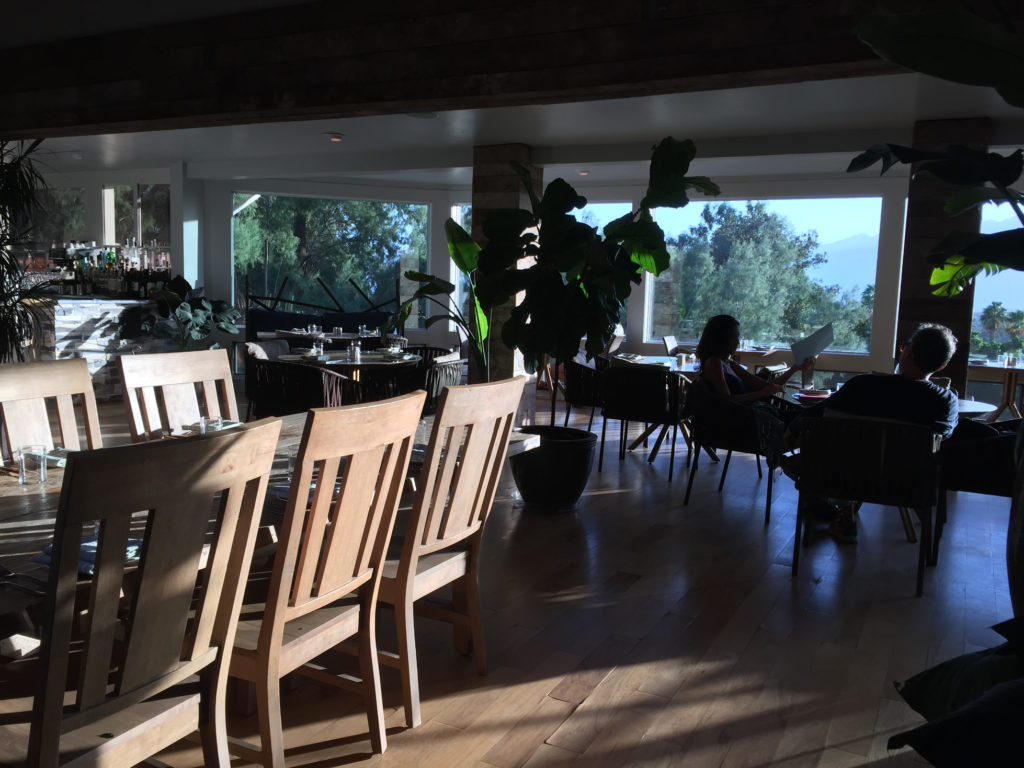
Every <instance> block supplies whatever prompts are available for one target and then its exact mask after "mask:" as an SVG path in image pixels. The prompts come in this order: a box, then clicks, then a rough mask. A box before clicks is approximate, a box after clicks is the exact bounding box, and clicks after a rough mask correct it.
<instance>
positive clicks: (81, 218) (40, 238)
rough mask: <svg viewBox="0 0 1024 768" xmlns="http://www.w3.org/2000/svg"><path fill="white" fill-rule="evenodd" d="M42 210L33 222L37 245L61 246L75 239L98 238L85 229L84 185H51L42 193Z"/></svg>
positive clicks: (46, 246)
mask: <svg viewBox="0 0 1024 768" xmlns="http://www.w3.org/2000/svg"><path fill="white" fill-rule="evenodd" d="M39 203H40V210H39V211H38V213H37V214H36V216H35V219H34V221H33V222H32V228H31V239H32V241H33V242H34V243H35V247H37V248H40V249H43V250H46V249H49V248H51V247H55V248H61V247H63V246H64V244H65V243H69V242H71V241H72V240H74V241H75V242H82V241H84V240H86V239H88V240H94V239H96V237H97V236H98V235H97V234H90V233H88V232H86V231H85V190H84V189H82V188H81V187H64V188H56V187H52V188H48V189H46V190H45V191H43V193H42V194H41V195H40V197H39Z"/></svg>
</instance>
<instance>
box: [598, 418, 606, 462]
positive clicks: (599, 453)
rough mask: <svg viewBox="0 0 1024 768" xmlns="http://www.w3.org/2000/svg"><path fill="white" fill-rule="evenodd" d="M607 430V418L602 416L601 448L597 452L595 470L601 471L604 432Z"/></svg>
mask: <svg viewBox="0 0 1024 768" xmlns="http://www.w3.org/2000/svg"><path fill="white" fill-rule="evenodd" d="M607 430H608V419H607V418H604V419H603V420H602V421H601V450H600V451H598V452H597V471H598V472H600V471H601V467H603V466H604V437H605V432H607Z"/></svg>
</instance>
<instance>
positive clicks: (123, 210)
mask: <svg viewBox="0 0 1024 768" xmlns="http://www.w3.org/2000/svg"><path fill="white" fill-rule="evenodd" d="M113 189H114V241H115V242H116V243H118V244H122V245H123V244H124V243H126V242H128V241H130V240H131V239H132V238H133V237H137V236H138V235H137V234H136V232H135V187H134V186H133V185H123V186H117V187H114V188H113ZM111 245H113V243H111Z"/></svg>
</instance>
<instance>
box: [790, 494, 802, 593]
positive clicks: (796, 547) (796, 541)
mask: <svg viewBox="0 0 1024 768" xmlns="http://www.w3.org/2000/svg"><path fill="white" fill-rule="evenodd" d="M802 502H803V494H800V495H799V496H797V499H796V531H794V533H793V570H792V572H791V576H792V578H794V579H795V578H796V573H797V570H799V568H800V535H801V530H802V528H803V527H804V505H803V503H802Z"/></svg>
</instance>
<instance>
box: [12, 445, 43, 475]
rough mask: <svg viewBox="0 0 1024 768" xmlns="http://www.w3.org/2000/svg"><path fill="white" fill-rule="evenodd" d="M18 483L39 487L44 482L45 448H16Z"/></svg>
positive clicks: (41, 446)
mask: <svg viewBox="0 0 1024 768" xmlns="http://www.w3.org/2000/svg"><path fill="white" fill-rule="evenodd" d="M17 453H18V482H19V483H21V484H22V485H39V484H40V483H45V482H46V446H43V445H23V446H21V447H20V448H18V451H17Z"/></svg>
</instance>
